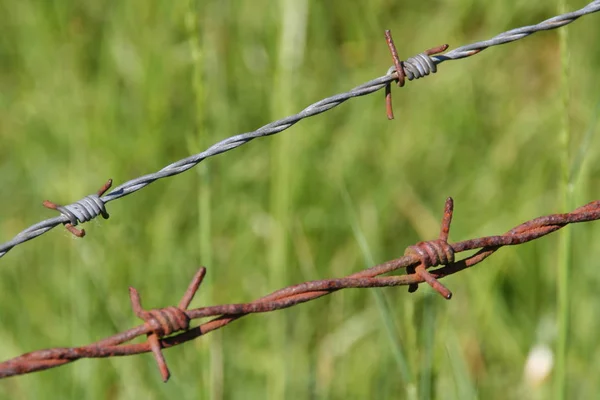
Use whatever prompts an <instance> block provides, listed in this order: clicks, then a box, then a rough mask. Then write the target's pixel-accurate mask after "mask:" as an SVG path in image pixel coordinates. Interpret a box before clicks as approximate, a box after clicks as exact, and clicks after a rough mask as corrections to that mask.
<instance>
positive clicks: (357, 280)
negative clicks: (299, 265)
mask: <svg viewBox="0 0 600 400" xmlns="http://www.w3.org/2000/svg"><path fill="white" fill-rule="evenodd" d="M453 212H454V204H453V201H452V198H448V199H447V200H446V204H445V208H444V216H443V218H442V226H441V231H440V236H439V238H438V239H436V240H432V241H426V242H419V243H417V244H416V245H414V246H409V247H408V248H407V249H406V253H405V255H404V256H403V257H400V258H397V259H394V260H390V261H387V262H385V263H383V264H379V265H376V266H373V267H370V268H367V269H365V270H363V271H360V272H357V273H354V274H351V275H348V276H347V277H345V278H339V279H324V280H317V281H309V282H304V283H301V284H298V285H293V286H288V287H286V288H283V289H280V290H277V291H275V292H273V293H271V294H269V295H267V296H264V297H261V298H259V299H257V300H255V301H253V302H250V303H240V304H224V305H217V306H211V307H200V308H195V309H191V310H188V309H187V307H188V306H189V304H190V302H191V301H192V298H193V297H194V294H195V293H196V291H197V290H198V288H199V287H200V284H201V283H202V280H203V279H204V276H205V274H206V268H204V267H201V268H200V269H199V270H198V272H197V273H196V274H195V275H194V278H193V279H192V281H191V283H190V285H189V286H188V288H187V290H186V292H185V294H184V296H183V297H182V299H181V301H180V302H179V305H178V306H177V307H172V306H171V307H165V308H160V309H154V310H144V309H143V308H142V305H141V301H140V296H139V294H138V292H137V291H136V290H135V289H133V288H129V294H130V299H131V304H132V308H133V310H134V312H135V314H136V315H137V316H138V317H139V318H141V319H142V320H143V321H144V323H143V324H142V325H138V326H136V327H134V328H131V329H128V330H126V331H124V332H121V333H118V334H116V335H113V336H110V337H108V338H106V339H102V340H100V341H98V342H95V343H92V344H90V345H87V346H81V347H62V348H53V349H47V350H38V351H34V352H31V353H26V354H23V355H21V356H18V357H15V358H13V359H10V360H7V361H4V362H2V363H0V378H7V377H10V376H15V375H23V374H27V373H30V372H35V371H41V370H45V369H49V368H54V367H58V366H60V365H64V364H68V363H71V362H73V361H76V360H79V359H82V358H105V357H117V356H130V355H135V354H141V353H147V352H152V353H153V355H154V357H155V359H156V362H157V364H158V367H159V371H160V373H161V376H162V378H163V380H164V381H165V382H166V381H167V380H168V379H169V376H170V372H169V369H168V367H167V364H166V361H165V358H164V356H163V354H162V349H166V348H169V347H173V346H177V345H180V344H182V343H185V342H187V341H190V340H193V339H196V338H198V337H199V336H202V335H205V334H207V333H208V332H211V331H213V330H216V329H219V328H222V327H224V326H225V325H228V324H229V323H231V322H233V321H235V320H236V319H239V318H242V317H244V316H246V315H248V314H255V313H264V312H270V311H275V310H281V309H284V308H288V307H292V306H295V305H298V304H301V303H305V302H307V301H311V300H315V299H317V298H319V297H323V296H326V295H328V294H331V293H333V292H335V291H338V290H341V289H349V288H373V287H391V286H404V285H408V286H409V292H414V291H415V290H416V289H417V287H418V285H419V284H420V283H423V282H426V283H428V284H429V285H430V286H432V287H433V289H435V290H436V291H437V292H439V293H440V294H441V295H442V296H444V298H446V299H450V297H451V296H452V293H451V292H450V291H449V290H448V289H447V288H446V287H445V286H443V285H442V284H441V283H439V281H438V280H439V279H441V278H444V277H446V276H449V275H452V274H455V273H457V272H459V271H462V270H464V269H467V268H469V267H472V266H474V265H476V264H478V263H480V262H482V261H483V260H485V259H486V258H487V257H489V256H490V255H492V254H493V253H494V252H496V251H497V250H498V249H500V248H501V247H503V246H513V245H519V244H522V243H526V242H530V241H532V240H535V239H539V238H541V237H542V236H545V235H548V234H550V233H552V232H555V231H557V230H558V229H560V228H562V227H563V226H565V225H568V224H572V223H578V222H586V221H595V220H598V219H600V200H597V201H593V202H591V203H588V204H586V205H584V206H582V207H579V208H577V209H575V210H574V211H572V212H570V213H565V214H552V215H547V216H544V217H539V218H535V219H532V220H530V221H527V222H525V223H523V224H521V225H518V226H516V227H515V228H513V229H511V230H510V231H508V232H507V233H505V234H503V235H498V236H485V237H480V238H476V239H470V240H463V241H461V242H456V243H452V244H450V243H448V235H449V230H450V223H451V221H452V214H453ZM476 249H479V251H477V252H476V253H475V254H473V255H471V256H469V257H466V258H465V259H462V260H459V261H455V260H454V256H455V254H456V253H460V252H463V251H468V250H476ZM438 265H443V267H441V268H438V269H436V270H433V271H427V269H429V268H432V267H434V266H438ZM401 268H406V269H407V274H404V275H391V276H380V275H383V274H387V273H390V272H394V271H397V270H399V269H401ZM209 317H216V318H214V319H212V320H210V321H208V322H205V323H203V324H201V325H199V326H196V327H193V328H191V329H190V327H189V323H190V321H191V320H195V319H201V318H209ZM172 334H175V335H174V336H169V335H172ZM144 335H146V336H147V337H148V338H147V340H146V341H145V342H143V343H133V344H128V343H127V342H129V341H131V340H133V339H135V338H137V337H139V336H144Z"/></svg>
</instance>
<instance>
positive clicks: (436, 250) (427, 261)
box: [404, 197, 454, 300]
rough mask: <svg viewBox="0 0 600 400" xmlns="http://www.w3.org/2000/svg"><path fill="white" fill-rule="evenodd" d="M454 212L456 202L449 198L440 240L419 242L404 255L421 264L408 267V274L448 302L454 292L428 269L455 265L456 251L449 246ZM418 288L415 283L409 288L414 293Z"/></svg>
mask: <svg viewBox="0 0 600 400" xmlns="http://www.w3.org/2000/svg"><path fill="white" fill-rule="evenodd" d="M453 212H454V200H452V197H448V198H447V199H446V204H445V205H444V216H443V218H442V227H441V229H440V236H439V238H438V239H436V240H430V241H427V242H419V243H417V244H416V245H413V246H409V247H407V248H406V250H405V252H404V255H407V256H413V257H415V258H416V259H417V260H418V262H419V264H418V265H417V266H414V265H412V266H409V267H406V272H407V273H408V274H415V275H417V276H418V277H419V278H421V279H422V280H423V281H425V282H427V283H428V284H429V285H430V286H431V287H432V288H433V289H435V290H436V291H437V292H438V293H439V294H441V295H442V296H444V298H445V299H448V300H449V299H450V298H452V292H451V291H450V290H448V288H446V287H445V286H444V285H442V284H441V283H440V282H439V281H438V280H437V279H436V278H435V277H434V276H433V275H431V273H429V272H428V271H427V268H430V267H435V266H436V265H449V264H452V263H454V249H453V248H452V246H450V245H449V244H448V235H449V234H450V224H451V223H452V213H453ZM418 288H419V285H418V284H417V283H413V284H411V285H409V286H408V291H409V292H411V293H412V292H414V291H416V290H417V289H418Z"/></svg>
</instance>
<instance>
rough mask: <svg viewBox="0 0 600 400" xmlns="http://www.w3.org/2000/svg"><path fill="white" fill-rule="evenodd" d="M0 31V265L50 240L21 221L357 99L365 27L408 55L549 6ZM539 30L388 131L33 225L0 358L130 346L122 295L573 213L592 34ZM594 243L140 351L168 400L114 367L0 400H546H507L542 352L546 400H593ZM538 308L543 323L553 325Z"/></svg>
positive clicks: (584, 235) (26, 9) (75, 11)
mask: <svg viewBox="0 0 600 400" xmlns="http://www.w3.org/2000/svg"><path fill="white" fill-rule="evenodd" d="M562 3H563V6H564V7H565V10H575V9H577V8H580V7H582V6H584V5H585V4H586V1H583V0H579V1H567V2H562ZM0 11H1V12H0V26H1V27H2V28H1V29H2V34H1V35H0V60H1V62H0V187H1V189H0V210H2V211H1V213H0V241H6V240H9V239H11V238H12V237H13V236H14V235H15V234H16V233H18V232H20V231H21V230H22V229H24V228H25V227H27V226H30V225H31V224H33V223H36V222H38V221H40V220H42V219H46V218H49V217H52V216H55V215H56V214H55V213H53V212H52V211H49V210H46V209H44V208H43V207H42V206H41V202H42V200H44V199H50V200H53V201H55V202H57V203H63V204H64V203H70V202H73V201H76V200H78V199H80V198H82V197H83V196H85V195H87V194H89V193H93V192H94V191H96V190H97V188H98V187H100V186H101V185H102V184H103V182H104V181H105V180H106V179H108V178H113V179H114V181H115V183H116V184H121V183H123V182H125V181H126V180H129V179H132V178H134V177H137V176H140V175H143V174H146V173H149V172H153V171H157V170H158V169H160V168H162V167H163V166H165V165H167V164H169V163H171V162H173V161H176V160H178V159H181V158H184V157H186V156H188V155H190V154H193V153H198V152H200V151H202V150H204V149H205V148H207V147H208V146H210V145H211V144H212V143H214V142H217V141H219V140H221V139H223V138H226V137H228V136H231V135H234V134H238V133H242V132H247V131H250V130H253V129H256V128H258V127H260V126H262V125H264V124H266V123H268V122H270V121H272V120H275V119H279V118H282V117H284V116H287V115H289V114H292V113H295V112H297V111H299V110H301V109H302V108H304V107H305V106H306V105H308V104H310V103H312V102H314V101H317V100H319V99H321V98H324V97H327V96H330V95H333V94H335V93H339V92H342V91H346V90H348V89H350V88H352V87H354V86H357V85H359V84H361V83H363V82H365V81H367V80H369V79H372V78H375V77H378V76H381V75H383V74H384V73H385V71H386V70H387V68H388V67H389V66H390V65H391V59H390V55H389V52H388V49H387V46H386V44H385V40H384V37H383V31H384V29H391V30H392V32H393V35H394V38H395V40H396V44H397V46H398V50H399V53H400V55H401V57H404V58H407V57H409V56H412V55H414V54H417V53H419V52H421V51H423V50H424V49H426V48H429V47H433V46H437V45H439V44H442V43H449V44H450V46H451V48H455V47H457V46H459V45H463V44H467V43H471V42H474V41H477V40H483V39H488V38H490V37H492V36H494V35H496V34H498V33H500V32H503V31H506V30H509V29H512V28H516V27H519V26H523V25H529V24H534V23H537V22H540V21H542V20H544V19H546V18H549V17H551V16H553V15H556V14H557V13H558V12H559V5H558V4H557V3H555V2H528V1H522V0H510V1H487V2H486V1H473V0H463V1H459V0H455V1H442V0H438V1H434V2H423V1H417V0H407V1H402V2H400V1H390V0H373V1H369V2H360V3H359V2H356V3H349V2H347V1H342V0H332V1H314V0H288V1H279V2H276V1H266V0H243V1H242V0H240V1H222V0H207V1H196V2H194V1H189V2H185V1H182V2H161V1H141V0H136V1H127V2H106V3H103V2H97V1H92V0H79V1H68V0H62V1H54V2H39V1H37V2H36V1H18V2H17V1H9V0H4V1H2V2H0ZM562 29H563V30H565V31H567V32H566V35H564V36H563V37H562V38H560V40H559V33H558V32H557V31H550V32H541V33H538V34H535V35H534V36H532V37H529V38H526V39H524V40H521V41H518V42H516V43H513V44H509V45H504V46H501V47H495V48H493V49H488V50H486V51H485V52H483V53H481V54H479V55H477V56H475V57H471V58H469V59H465V60H460V61H454V62H447V63H444V64H442V65H441V66H440V67H439V73H438V74H437V75H434V76H430V77H427V78H426V79H424V80H420V81H416V82H414V81H413V82H409V83H408V84H407V86H406V87H404V88H402V89H398V88H394V89H393V91H394V107H395V111H396V119H395V120H394V121H392V122H390V121H388V120H387V119H386V117H385V112H384V104H383V93H382V92H380V93H376V94H373V95H370V96H367V97H363V98H358V99H353V100H350V101H348V102H347V103H345V104H343V105H341V106H340V107H338V108H336V109H334V110H332V111H329V112H327V113H325V114H323V115H319V116H317V117H314V118H310V119H308V120H305V121H302V122H300V123H298V124H297V125H295V126H294V127H292V128H290V129H289V130H287V131H285V132H283V133H281V134H279V135H276V136H273V137H269V138H263V139H258V140H256V141H254V142H252V143H250V144H248V145H246V146H243V147H242V148H240V149H237V150H234V151H232V152H229V153H226V154H222V155H219V156H217V157H215V158H211V159H209V160H206V161H205V162H203V163H201V165H199V166H198V167H196V168H194V169H192V170H190V171H188V172H186V173H184V174H182V175H179V176H177V177H174V178H170V179H168V180H161V181H158V182H156V183H154V184H152V185H150V186H148V187H147V188H145V189H144V190H142V191H140V192H138V193H136V194H133V195H131V196H128V197H126V198H124V199H122V200H120V201H118V202H117V201H115V202H111V203H109V204H108V210H109V212H110V214H111V218H110V219H109V220H107V221H104V220H101V219H99V220H98V221H93V222H91V223H87V224H85V226H84V227H85V229H86V231H87V232H88V235H87V236H86V237H85V238H84V239H76V238H74V237H72V236H71V235H70V234H69V233H67V232H66V231H65V230H64V229H62V228H60V229H59V228H57V229H54V230H53V231H51V232H50V233H48V234H46V235H44V236H42V237H40V238H38V239H36V240H35V241H31V242H28V243H25V244H23V245H21V246H19V247H17V248H15V249H13V250H12V251H11V252H10V253H8V254H7V255H6V256H5V257H3V258H2V259H0V304H1V307H0V358H1V359H3V360H4V359H8V358H11V357H14V356H17V355H19V354H21V353H24V352H28V351H32V350H36V349H42V348H47V347H56V346H72V345H83V344H87V343H90V342H93V341H95V340H98V339H100V338H103V337H105V336H108V335H111V334H113V333H115V332H117V331H121V330H124V329H127V328H129V327H131V326H134V325H136V324H138V323H139V321H138V320H137V319H136V318H135V316H134V315H133V313H132V311H131V310H130V305H129V299H128V292H127V288H128V286H134V287H136V288H137V289H138V290H139V291H140V293H141V296H142V300H143V301H144V305H145V306H147V307H161V306H166V305H170V304H176V303H177V302H178V301H179V298H180V296H181V294H182V293H183V291H184V290H185V288H186V286H187V284H188V282H189V279H191V277H192V275H193V274H194V272H195V271H196V268H197V267H198V266H199V265H206V266H207V267H208V277H207V280H206V282H205V284H204V285H203V287H202V288H201V289H200V293H199V295H198V296H197V298H196V299H195V300H194V302H193V304H192V305H193V306H201V305H209V304H219V303H232V302H245V301H250V300H253V299H254V298H257V297H260V296H262V295H264V294H266V293H268V292H270V291H273V290H275V289H278V288H280V287H283V286H286V285H290V284H294V283H298V282H301V281H304V280H312V279H321V278H326V277H340V276H344V275H347V274H350V273H352V272H355V271H358V270H360V269H363V268H365V267H367V266H368V265H370V264H371V263H378V262H383V261H385V260H388V259H392V258H396V257H398V256H400V255H402V254H403V252H404V248H405V247H406V246H408V245H410V244H413V243H415V242H417V241H420V240H428V239H433V238H435V237H436V236H437V234H438V229H439V228H438V226H439V221H440V218H441V214H442V210H443V202H444V199H445V198H446V197H447V196H453V197H454V199H455V202H456V212H455V218H454V224H453V228H452V230H451V235H450V236H451V240H452V241H458V240H462V239H467V238H471V237H475V236H479V235H491V234H500V233H502V232H505V231H507V230H508V229H510V228H512V227H513V226H515V225H517V224H519V223H521V222H523V221H525V220H527V219H530V218H533V217H537V216H540V215H544V214H549V213H556V212H565V211H568V210H567V207H569V206H578V205H582V204H584V203H587V202H589V201H592V200H595V199H598V198H600V190H599V189H598V188H599V187H600V186H599V185H600V178H599V172H600V167H599V165H600V164H599V163H598V158H599V151H598V145H599V142H598V139H597V137H596V136H597V133H598V130H599V129H600V128H599V124H598V123H597V117H598V114H599V104H600V78H599V76H600V74H599V73H598V71H600V47H598V46H597V38H598V37H600V15H592V16H588V17H585V18H582V19H580V20H578V21H577V22H575V23H573V24H572V25H569V26H568V27H566V28H562ZM565 238H566V239H565ZM599 239H600V224H598V223H589V224H580V225H576V226H573V227H572V228H571V230H570V231H569V233H568V234H567V233H565V231H564V230H561V231H560V232H559V233H556V234H553V235H551V236H549V237H547V238H544V239H541V240H539V241H536V242H533V243H530V244H526V245H523V246H519V247H518V248H507V249H502V250H501V251H499V252H498V253H497V254H496V255H495V256H494V257H492V258H491V259H489V260H487V261H485V263H483V264H481V265H479V266H477V267H476V268H474V269H473V270H470V271H465V272H462V273H460V274H458V275H455V276H453V277H450V278H448V279H446V280H445V284H446V285H447V286H448V287H449V288H451V290H453V292H454V298H453V299H452V300H451V301H445V300H443V299H442V298H441V297H440V296H438V295H436V294H434V293H432V290H431V289H430V288H429V287H422V288H421V290H419V291H418V292H417V293H415V294H410V295H409V294H408V293H407V291H406V288H391V289H383V290H378V291H374V290H348V291H342V292H339V293H336V294H334V295H332V296H328V297H327V298H323V299H320V300H317V301H314V302H311V303H309V304H304V305H300V306H298V307H294V308H292V309H289V310H285V311H280V312H277V313H271V314H262V315H254V316H251V317H248V318H244V319H242V320H240V321H238V322H235V323H234V324H232V325H230V326H228V327H226V328H225V329H223V330H222V331H219V332H214V333H211V334H209V335H207V336H206V337H204V338H200V339H198V340H196V341H195V342H192V343H188V344H186V345H183V346H180V347H177V348H174V349H171V350H168V351H165V355H166V358H167V361H168V363H169V366H170V369H171V372H172V374H173V377H172V378H171V380H170V382H169V383H168V384H163V383H162V381H161V379H160V376H159V374H158V371H157V368H156V365H155V363H154V361H153V358H152V357H151V356H150V355H141V356H135V357H123V358H113V359H102V360H82V361H78V362H76V363H74V364H71V365H68V366H64V367H61V368H57V369H54V370H50V371H45V372H41V373H36V374H31V375H27V376H23V377H16V378H10V379H7V380H3V381H0V397H2V398H11V399H12V398H39V399H43V398H65V397H66V398H98V399H106V398H128V399H129V398H147V399H151V398H156V399H158V398H181V399H184V398H202V399H252V398H256V399H264V398H268V399H279V398H294V399H303V398H316V399H326V398H327V399H353V398H357V399H364V398H410V399H413V398H419V399H427V398H439V399H468V398H484V399H505V398H548V397H551V396H554V395H555V394H556V392H557V390H560V380H559V379H557V374H556V373H554V374H552V375H550V376H549V377H548V379H546V380H545V381H544V382H543V383H541V384H540V385H538V386H536V387H533V386H531V385H529V384H527V383H526V382H525V380H524V375H523V368H524V364H525V360H526V357H527V354H528V352H529V351H530V349H531V348H532V347H533V346H535V345H538V344H545V345H548V346H550V348H552V349H555V348H556V346H557V343H559V342H560V339H559V338H560V337H562V338H563V339H562V340H563V343H566V357H565V358H564V360H563V359H561V357H558V360H559V364H560V365H559V371H560V370H563V371H565V377H564V378H565V379H564V381H565V382H566V394H567V397H568V398H593V397H594V396H596V395H597V393H598V392H599V391H600V381H598V379H597V377H598V376H599V375H600V362H599V361H598V360H600V348H599V347H598V340H597V332H598V330H600V315H599V312H598V310H599V309H600V294H599V292H598V289H597V288H598V286H599V285H600V274H599V273H598V267H599V264H598V261H597V260H598V259H600V247H598V246H596V244H597V243H598V240H599ZM561 241H562V242H561ZM565 252H566V253H565ZM561 260H562V261H561ZM559 270H561V271H562V273H563V275H564V274H565V273H566V275H567V276H569V282H568V285H563V286H560V285H559V282H558V280H557V276H559V274H558V271H559ZM565 286H567V287H565ZM559 288H560V289H559ZM562 290H566V292H564V293H566V294H567V296H566V298H568V299H569V303H570V304H566V305H565V303H563V307H558V303H557V299H558V294H557V293H559V292H560V291H562ZM560 310H562V311H560ZM561 326H562V329H561ZM561 332H562V333H561ZM561 335H562V336H561ZM565 335H567V336H565ZM559 348H560V346H559ZM557 385H558V386H557Z"/></svg>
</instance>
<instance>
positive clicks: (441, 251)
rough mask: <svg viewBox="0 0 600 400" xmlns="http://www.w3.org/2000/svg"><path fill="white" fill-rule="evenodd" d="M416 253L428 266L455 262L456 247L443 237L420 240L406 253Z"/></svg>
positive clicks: (405, 253) (422, 262)
mask: <svg viewBox="0 0 600 400" xmlns="http://www.w3.org/2000/svg"><path fill="white" fill-rule="evenodd" d="M411 254H413V255H415V256H416V257H417V258H418V259H419V260H420V261H421V264H423V265H425V267H426V268H430V267H435V266H436V265H448V264H452V263H453V262H454V249H453V248H452V247H451V246H450V245H449V244H448V242H447V241H445V240H442V239H436V240H430V241H427V242H419V243H417V244H416V245H413V246H409V247H408V248H407V249H406V251H405V252H404V255H411Z"/></svg>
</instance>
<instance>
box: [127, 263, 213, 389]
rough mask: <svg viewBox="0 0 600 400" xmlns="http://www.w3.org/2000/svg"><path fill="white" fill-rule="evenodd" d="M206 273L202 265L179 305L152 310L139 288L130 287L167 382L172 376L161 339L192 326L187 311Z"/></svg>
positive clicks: (132, 305) (136, 307)
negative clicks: (143, 300)
mask: <svg viewBox="0 0 600 400" xmlns="http://www.w3.org/2000/svg"><path fill="white" fill-rule="evenodd" d="M204 275H206V268H204V267H200V269H198V272H196V275H194V278H193V279H192V281H191V282H190V284H189V286H188V288H187V290H186V291H185V294H184V295H183V297H182V298H181V301H179V305H178V306H177V307H174V306H169V307H165V308H156V309H152V310H144V309H143V307H142V301H141V299H140V294H139V293H138V291H137V290H135V289H134V288H132V287H130V288H129V298H130V300H131V308H133V312H134V313H135V315H137V316H138V317H139V318H140V319H142V320H143V321H144V325H145V326H146V327H147V329H148V333H147V335H148V344H149V345H150V350H152V353H153V354H154V359H155V360H156V364H157V365H158V369H159V370H160V374H161V375H162V378H163V381H164V382H166V381H167V380H168V379H169V376H171V373H170V372H169V368H168V367H167V362H166V360H165V357H164V356H163V354H162V344H161V340H160V339H162V338H163V337H165V336H169V335H170V334H172V333H175V332H179V331H187V330H188V329H189V328H190V317H189V316H188V314H187V313H186V310H187V308H188V307H189V305H190V303H191V301H192V299H193V298H194V295H195V294H196V291H197V290H198V288H199V287H200V284H201V283H202V280H203V279H204Z"/></svg>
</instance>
